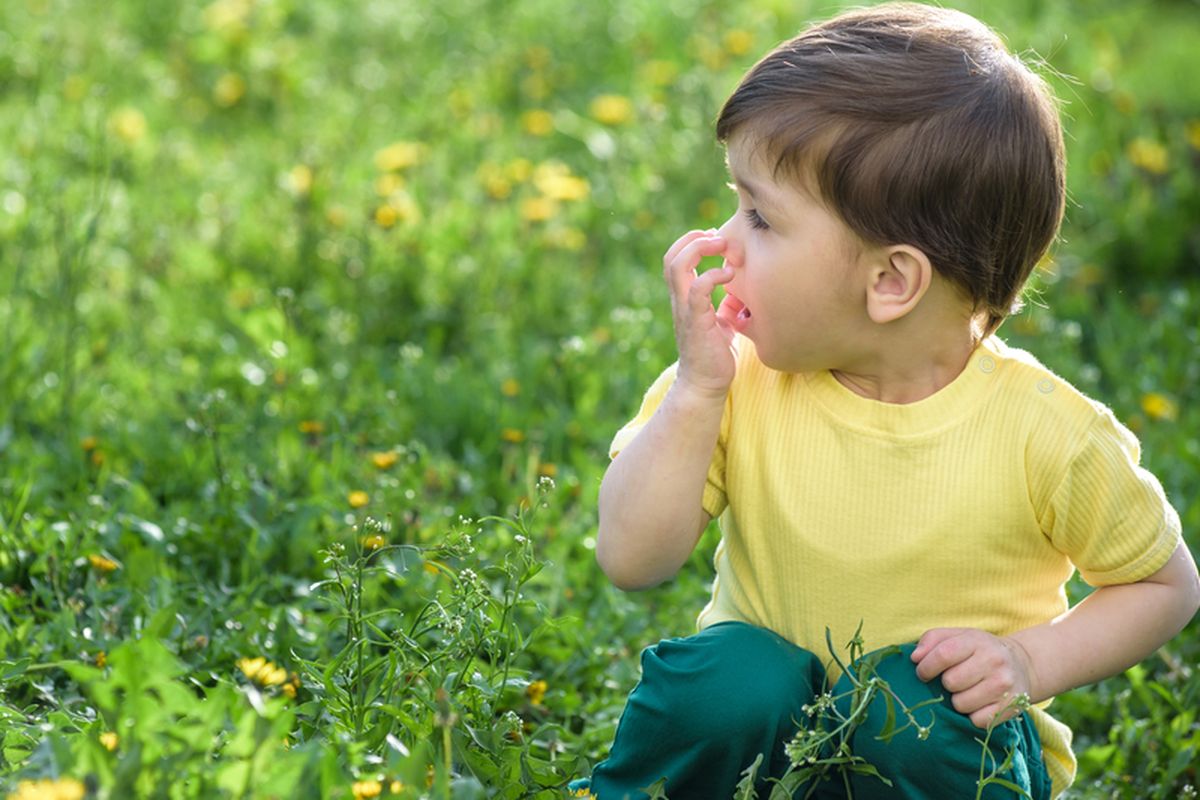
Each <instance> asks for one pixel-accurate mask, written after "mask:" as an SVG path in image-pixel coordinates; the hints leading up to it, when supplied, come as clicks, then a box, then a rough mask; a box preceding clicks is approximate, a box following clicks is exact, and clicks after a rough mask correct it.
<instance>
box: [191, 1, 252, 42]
mask: <svg viewBox="0 0 1200 800" xmlns="http://www.w3.org/2000/svg"><path fill="white" fill-rule="evenodd" d="M250 6H251V0H216V2H215V3H212V4H211V5H209V6H208V7H207V8H205V9H204V13H203V15H202V17H203V19H204V25H205V27H207V28H208V29H209V30H210V31H214V32H216V33H225V34H231V33H240V32H242V31H244V30H245V28H246V18H247V17H248V16H249V15H250Z"/></svg>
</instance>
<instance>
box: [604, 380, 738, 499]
mask: <svg viewBox="0 0 1200 800" xmlns="http://www.w3.org/2000/svg"><path fill="white" fill-rule="evenodd" d="M678 370H679V363H678V362H676V363H674V364H672V365H671V366H669V367H667V368H666V369H665V370H663V372H662V374H661V375H659V376H658V378H657V379H656V380H655V381H654V383H653V384H651V386H650V388H649V389H647V390H646V395H645V396H644V397H643V398H642V405H641V408H639V409H638V412H637V415H636V416H634V418H633V419H631V420H630V421H629V422H627V423H625V426H624V427H622V428H621V430H619V431H617V435H616V436H614V437H613V440H612V444H611V445H609V448H608V457H609V458H616V457H617V453H619V452H621V451H622V450H623V449H625V447H626V446H627V445H628V444H629V443H630V442H632V441H633V440H634V438H635V437H636V436H637V435H638V434H639V433H640V432H641V430H642V428H643V427H645V425H646V423H647V422H649V421H650V418H651V417H653V416H654V412H655V411H657V410H658V407H659V406H660V405H662V402H663V398H665V397H666V396H667V391H668V390H669V389H670V388H671V386H672V384H674V383H675V374H676V372H678ZM728 434H729V400H728V399H726V401H725V413H724V414H723V415H722V417H721V434H720V436H719V437H718V439H717V446H716V447H715V448H714V449H713V458H712V462H711V463H710V464H709V466H708V478H707V480H706V481H705V484H704V496H703V498H702V499H701V501H700V503H701V505H702V506H703V507H704V511H705V513H707V514H708V515H709V516H710V517H719V516H720V515H721V512H722V511H724V510H725V506H726V505H727V503H728V501H727V500H726V497H725V443H726V441H727V440H728Z"/></svg>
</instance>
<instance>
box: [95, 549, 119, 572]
mask: <svg viewBox="0 0 1200 800" xmlns="http://www.w3.org/2000/svg"><path fill="white" fill-rule="evenodd" d="M88 562H89V563H90V564H91V565H92V569H94V570H96V571H97V572H104V573H109V572H115V571H116V570H118V569H120V568H121V565H120V564H118V563H117V562H116V561H113V560H112V559H111V558H107V557H106V556H102V555H100V554H99V553H92V554H91V555H89V556H88Z"/></svg>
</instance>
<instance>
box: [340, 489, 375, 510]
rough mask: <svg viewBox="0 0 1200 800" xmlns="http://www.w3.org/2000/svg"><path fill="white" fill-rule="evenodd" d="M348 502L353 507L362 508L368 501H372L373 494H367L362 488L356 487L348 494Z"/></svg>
mask: <svg viewBox="0 0 1200 800" xmlns="http://www.w3.org/2000/svg"><path fill="white" fill-rule="evenodd" d="M346 502H348V503H349V504H350V507H351V508H362V507H363V506H365V505H366V504H367V503H369V502H371V495H369V494H367V493H366V492H364V491H363V490H362V489H356V490H355V491H353V492H351V493H350V494H348V495H346Z"/></svg>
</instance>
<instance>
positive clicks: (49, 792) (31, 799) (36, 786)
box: [8, 778, 87, 800]
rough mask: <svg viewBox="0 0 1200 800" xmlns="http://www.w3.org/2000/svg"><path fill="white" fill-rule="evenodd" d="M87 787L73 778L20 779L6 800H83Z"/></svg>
mask: <svg viewBox="0 0 1200 800" xmlns="http://www.w3.org/2000/svg"><path fill="white" fill-rule="evenodd" d="M85 794H87V789H86V788H85V787H84V785H83V784H82V783H81V782H80V781H77V780H75V779H74V778H57V779H56V778H42V779H40V780H36V781H21V782H20V783H18V784H17V790H16V791H15V792H13V793H12V794H10V795H8V800H83V797H84V795H85Z"/></svg>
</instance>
